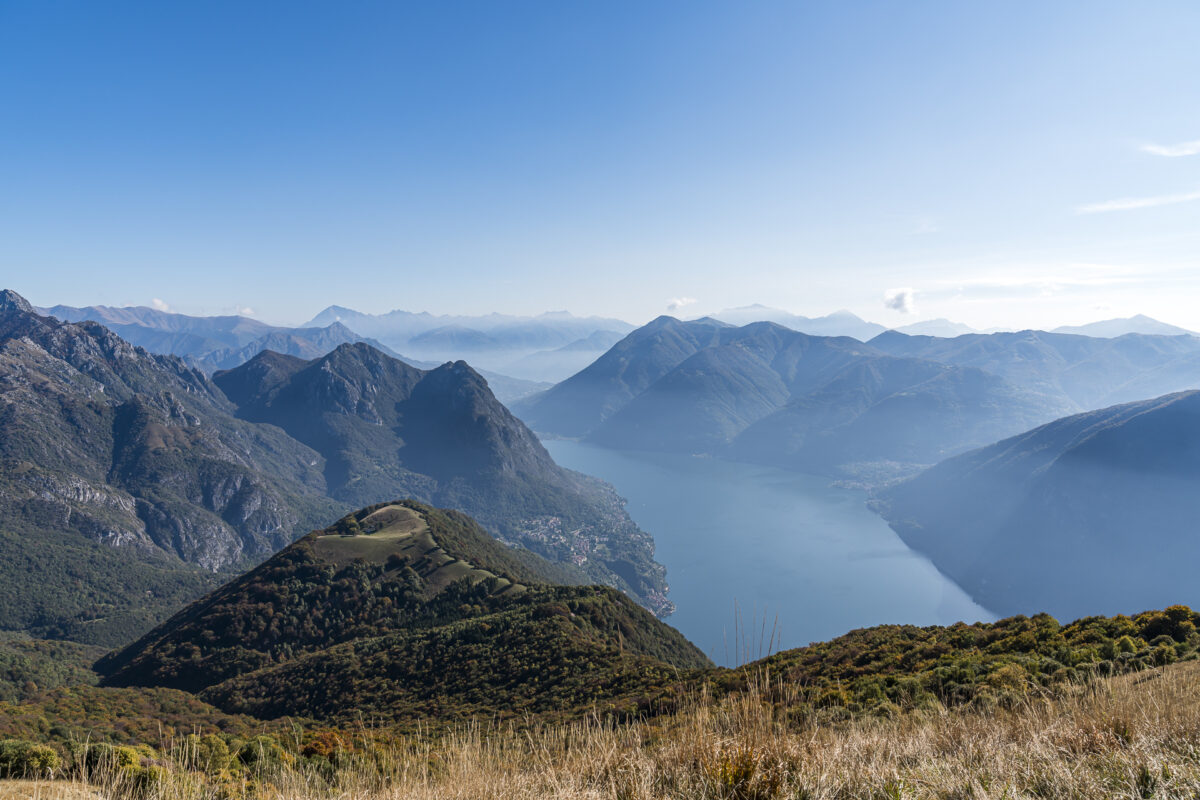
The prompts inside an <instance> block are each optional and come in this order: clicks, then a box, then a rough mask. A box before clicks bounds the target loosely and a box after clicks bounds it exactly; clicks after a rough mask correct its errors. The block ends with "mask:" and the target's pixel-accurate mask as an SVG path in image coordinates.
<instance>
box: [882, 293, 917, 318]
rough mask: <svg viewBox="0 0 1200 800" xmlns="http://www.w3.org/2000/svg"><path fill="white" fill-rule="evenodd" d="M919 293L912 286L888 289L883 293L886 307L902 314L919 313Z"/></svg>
mask: <svg viewBox="0 0 1200 800" xmlns="http://www.w3.org/2000/svg"><path fill="white" fill-rule="evenodd" d="M916 299H917V293H916V292H915V291H913V290H912V289H910V288H903V289H888V290H887V291H886V292H884V293H883V305H884V308H890V309H891V310H892V311H899V312H900V313H901V314H915V313H917V306H916Z"/></svg>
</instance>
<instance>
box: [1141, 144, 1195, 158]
mask: <svg viewBox="0 0 1200 800" xmlns="http://www.w3.org/2000/svg"><path fill="white" fill-rule="evenodd" d="M1142 152H1143V153H1149V154H1150V155H1152V156H1165V157H1167V158H1180V157H1182V156H1196V155H1200V139H1197V140H1196V141H1194V142H1180V143H1179V144H1153V143H1151V144H1144V145H1142Z"/></svg>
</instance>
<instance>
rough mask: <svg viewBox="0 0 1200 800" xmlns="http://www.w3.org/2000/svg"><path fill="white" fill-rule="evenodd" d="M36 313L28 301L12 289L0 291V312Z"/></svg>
mask: <svg viewBox="0 0 1200 800" xmlns="http://www.w3.org/2000/svg"><path fill="white" fill-rule="evenodd" d="M11 313H19V314H36V313H37V312H36V311H34V309H33V306H32V305H30V303H29V301H28V300H26V299H25V298H24V297H22V296H21V295H19V294H17V293H16V292H14V291H13V290H12V289H5V290H3V291H0V314H11Z"/></svg>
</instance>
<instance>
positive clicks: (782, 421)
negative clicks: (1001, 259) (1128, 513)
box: [516, 317, 1059, 474]
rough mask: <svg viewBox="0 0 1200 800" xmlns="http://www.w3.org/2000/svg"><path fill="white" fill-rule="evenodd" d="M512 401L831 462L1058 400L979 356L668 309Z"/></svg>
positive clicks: (608, 423) (943, 448)
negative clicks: (979, 361) (887, 349)
mask: <svg viewBox="0 0 1200 800" xmlns="http://www.w3.org/2000/svg"><path fill="white" fill-rule="evenodd" d="M516 408H517V412H518V413H519V414H520V415H521V416H522V418H523V419H526V420H527V421H528V422H529V423H530V424H531V425H532V426H533V427H534V428H535V429H536V430H539V431H543V432H546V433H550V434H556V435H561V436H570V437H582V438H586V439H588V440H590V441H593V442H596V443H599V444H604V445H607V446H612V447H618V448H628V449H642V450H664V451H672V452H685V453H705V454H714V455H727V456H733V457H736V458H740V459H744V460H750V461H757V462H760V463H772V464H782V465H786V466H791V467H799V468H804V469H810V470H812V469H817V470H821V471H833V472H835V473H841V474H859V473H860V472H861V471H862V470H863V469H865V468H866V467H864V465H866V464H877V463H878V462H901V463H905V464H922V463H925V464H928V463H933V462H935V461H938V460H940V459H941V458H942V457H944V456H945V455H948V454H949V453H952V452H959V451H961V450H963V449H967V448H968V447H970V446H972V445H974V446H978V445H980V444H984V443H986V442H990V441H994V440H995V439H996V438H999V436H1001V435H1005V434H1006V433H1008V434H1010V433H1012V432H1014V431H1018V430H1023V429H1025V428H1027V427H1029V425H1030V424H1032V423H1034V422H1035V421H1041V420H1043V419H1047V418H1053V417H1054V416H1055V415H1056V412H1058V410H1059V406H1057V405H1052V406H1049V407H1048V406H1047V405H1046V404H1045V402H1044V401H1043V399H1042V398H1039V397H1037V396H1036V395H1033V394H1031V393H1028V392H1025V391H1023V390H1022V389H1020V388H1018V387H1017V386H1015V385H1012V384H1010V383H1008V382H1007V381H1005V380H1004V379H1002V378H999V377H997V376H995V375H990V374H988V373H986V372H983V371H982V370H979V369H975V368H971V367H957V366H948V365H945V364H941V363H937V362H935V361H931V360H928V359H916V358H896V357H892V356H889V355H888V354H886V353H883V352H881V351H879V350H876V349H875V348H873V347H871V346H869V345H867V344H863V343H862V342H859V341H857V340H855V339H852V338H849V337H821V336H809V335H806V334H803V333H799V332H797V331H793V330H790V329H788V328H784V327H782V326H780V325H776V324H774V323H769V322H760V323H755V324H752V325H746V326H744V327H741V328H737V327H734V326H732V325H728V324H725V323H723V322H720V321H717V320H712V319H701V320H695V321H691V322H682V321H680V320H677V319H674V318H672V317H660V318H659V319H657V320H655V321H654V322H651V323H650V324H648V325H646V326H645V327H643V328H640V329H638V330H637V331H635V332H633V333H631V334H630V335H629V336H627V337H625V338H624V339H623V340H622V341H621V342H619V343H618V344H617V345H615V346H614V347H613V348H612V349H611V350H609V351H608V352H607V353H606V354H605V355H604V356H602V357H601V358H600V359H598V360H597V361H596V362H595V363H593V364H592V365H591V366H589V367H588V368H587V369H585V370H583V371H581V372H580V373H578V374H577V375H575V376H573V377H571V378H570V379H568V380H566V381H564V382H562V383H560V384H558V385H557V386H555V387H554V388H553V389H550V390H549V391H547V392H545V393H543V394H541V395H536V396H534V397H531V398H529V399H528V400H526V401H523V402H521V403H519V404H518V405H517V407H516ZM876 468H877V467H871V469H876Z"/></svg>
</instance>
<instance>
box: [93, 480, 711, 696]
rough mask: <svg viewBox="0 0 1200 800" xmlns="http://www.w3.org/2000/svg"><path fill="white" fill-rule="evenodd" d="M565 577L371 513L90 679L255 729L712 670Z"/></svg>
mask: <svg viewBox="0 0 1200 800" xmlns="http://www.w3.org/2000/svg"><path fill="white" fill-rule="evenodd" d="M561 577H562V574H561V571H560V569H559V568H558V567H556V566H555V565H552V564H550V563H548V562H545V561H544V560H542V559H540V558H538V557H537V556H534V555H532V554H529V553H521V552H519V551H512V550H510V549H508V548H506V547H504V546H503V545H501V544H499V543H497V542H496V541H495V540H494V539H492V538H491V537H490V536H489V535H488V534H487V533H486V532H485V531H483V530H482V529H481V528H480V527H479V526H478V525H477V524H476V523H475V522H474V521H473V520H471V519H470V518H468V517H466V516H465V515H461V514H456V513H453V512H442V511H439V510H437V509H433V508H430V507H428V506H424V505H421V504H417V503H413V502H410V501H406V502H398V503H393V504H384V505H381V506H373V507H369V508H366V509H363V510H361V511H359V512H356V513H355V514H352V515H349V516H347V517H345V518H344V519H342V520H341V521H340V522H339V523H338V524H337V525H335V526H333V527H331V528H328V529H326V530H323V531H319V532H316V533H313V534H311V535H309V536H307V537H305V538H304V539H302V540H300V541H299V542H297V543H295V544H293V545H292V546H291V547H289V548H287V549H285V550H284V551H282V552H281V553H279V554H277V555H276V556H274V557H273V558H271V559H270V560H269V561H267V562H266V563H264V564H262V565H261V566H259V567H258V568H257V569H255V570H254V571H252V572H250V573H248V574H247V575H245V576H243V577H242V578H239V579H238V580H236V581H233V582H231V583H230V584H228V585H227V586H225V587H222V588H221V589H220V590H219V591H217V592H215V593H213V594H212V595H210V596H209V597H207V598H205V599H203V600H201V601H198V602H197V603H195V604H193V605H192V606H190V607H189V608H187V609H184V611H182V612H180V613H179V614H177V615H176V616H175V617H174V618H172V619H171V620H169V621H168V622H166V623H164V624H163V625H162V626H160V627H159V628H158V629H156V630H154V631H152V632H151V633H149V634H147V635H146V636H145V637H143V639H142V640H140V641H138V642H136V643H134V644H133V645H131V646H129V647H128V648H126V649H125V650H124V651H122V652H120V653H116V654H113V655H111V656H109V657H106V658H105V659H102V660H101V662H100V663H99V664H98V665H97V668H98V669H99V671H100V672H101V673H102V674H104V675H105V678H104V681H103V683H104V685H108V686H166V687H173V688H181V689H186V690H188V691H192V692H198V693H199V695H200V697H201V698H203V699H206V700H208V701H210V702H213V703H215V704H216V705H217V706H219V707H221V708H224V709H228V710H231V711H244V712H247V713H251V714H254V715H256V716H260V717H266V718H271V717H276V716H281V715H284V714H288V715H299V716H310V717H319V718H343V719H351V718H355V717H357V716H359V715H360V714H361V713H363V711H364V710H366V711H367V713H369V714H373V715H379V716H383V717H388V718H394V719H413V718H418V717H420V716H421V715H446V714H456V713H459V712H463V713H465V712H485V713H486V712H488V711H489V710H490V711H491V712H493V713H504V714H511V713H520V712H522V711H530V712H542V711H551V710H553V709H555V708H556V707H558V708H568V707H573V708H583V707H586V706H587V704H589V703H591V702H597V701H602V700H611V699H613V698H615V697H619V696H626V695H629V694H637V693H651V694H653V693H655V692H658V691H661V690H664V689H665V686H666V684H667V683H669V682H670V680H671V679H672V677H673V676H674V674H675V670H676V669H677V668H683V669H690V668H696V667H703V666H707V665H708V660H707V659H706V658H705V657H704V656H703V655H702V654H701V653H700V652H699V651H698V650H696V649H695V647H693V646H692V645H691V644H690V643H688V642H687V640H686V639H684V638H683V637H682V636H681V635H680V634H679V633H677V632H676V631H674V630H673V629H671V628H669V627H667V626H666V625H664V624H663V623H661V622H659V621H657V620H656V619H654V617H653V616H651V615H650V614H649V613H648V612H646V611H645V610H643V609H641V608H639V607H638V606H637V605H635V604H634V603H632V602H631V601H630V600H628V599H627V598H626V597H625V596H624V595H622V594H621V593H619V592H616V591H614V590H612V589H609V588H607V587H596V586H579V587H567V586H559V585H553V582H554V581H556V580H558V579H560V578H561Z"/></svg>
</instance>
